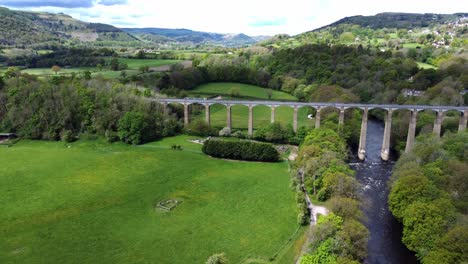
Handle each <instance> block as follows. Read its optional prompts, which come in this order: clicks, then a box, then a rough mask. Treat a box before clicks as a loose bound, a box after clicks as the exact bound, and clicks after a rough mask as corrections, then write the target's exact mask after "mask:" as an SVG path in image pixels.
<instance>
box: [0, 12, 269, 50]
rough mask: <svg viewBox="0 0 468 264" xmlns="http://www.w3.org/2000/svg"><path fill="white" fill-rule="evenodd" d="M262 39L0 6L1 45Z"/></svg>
mask: <svg viewBox="0 0 468 264" xmlns="http://www.w3.org/2000/svg"><path fill="white" fill-rule="evenodd" d="M265 38H267V37H265V36H257V37H250V36H247V35H245V34H220V33H208V32H200V31H193V30H190V29H166V28H124V29H120V28H117V27H114V26H111V25H107V24H101V23H87V22H83V21H80V20H77V19H74V18H73V17H71V16H69V15H66V14H63V13H57V14H55V13H46V12H29V11H18V10H11V9H8V8H4V7H0V45H2V46H6V47H12V46H14V47H20V48H22V47H23V48H24V47H27V48H34V47H39V48H40V47H44V46H46V45H51V44H54V45H63V44H70V43H71V44H80V43H88V44H89V43H100V44H99V45H100V46H108V45H113V44H121V45H123V44H126V45H127V46H128V45H135V46H142V45H145V46H147V45H156V46H157V45H159V44H174V45H181V46H193V45H219V46H229V47H235V46H244V45H249V44H253V43H256V42H258V41H259V40H264V39H265ZM129 43H130V44H129Z"/></svg>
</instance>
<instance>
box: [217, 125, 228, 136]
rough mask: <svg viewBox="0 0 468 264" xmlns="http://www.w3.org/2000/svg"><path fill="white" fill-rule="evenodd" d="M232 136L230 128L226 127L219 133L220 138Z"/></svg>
mask: <svg viewBox="0 0 468 264" xmlns="http://www.w3.org/2000/svg"><path fill="white" fill-rule="evenodd" d="M230 135H231V129H230V128H229V127H225V128H223V129H221V130H220V131H219V136H220V137H229V136H230Z"/></svg>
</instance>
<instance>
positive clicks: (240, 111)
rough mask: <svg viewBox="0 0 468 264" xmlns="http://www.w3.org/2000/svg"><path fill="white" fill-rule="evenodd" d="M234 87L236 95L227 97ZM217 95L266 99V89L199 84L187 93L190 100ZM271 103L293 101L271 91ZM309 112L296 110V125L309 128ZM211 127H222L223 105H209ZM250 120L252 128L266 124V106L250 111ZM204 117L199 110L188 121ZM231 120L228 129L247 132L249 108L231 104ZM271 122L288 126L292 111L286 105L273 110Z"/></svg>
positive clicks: (223, 125) (225, 84) (286, 95)
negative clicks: (251, 120) (237, 93)
mask: <svg viewBox="0 0 468 264" xmlns="http://www.w3.org/2000/svg"><path fill="white" fill-rule="evenodd" d="M232 88H237V89H238V91H239V95H238V96H232V95H231V89H232ZM215 95H221V96H222V97H223V98H234V99H237V100H239V99H247V100H249V99H250V100H267V99H268V95H267V89H265V88H262V87H258V86H254V85H247V84H239V83H209V84H205V85H201V86H199V87H197V88H196V89H194V90H192V91H190V96H192V97H203V96H215ZM271 100H287V101H296V100H297V99H296V98H295V97H294V96H292V95H290V94H287V93H284V92H281V91H273V93H272V99H271ZM309 110H310V109H308V108H305V107H302V108H299V111H298V125H299V127H300V126H307V127H313V126H314V122H315V121H314V120H313V119H308V118H307V115H308V111H309ZM210 114H211V125H212V126H214V127H218V128H222V127H225V126H226V107H225V106H224V105H218V104H215V105H211V107H210ZM253 117H254V129H255V128H258V127H259V126H264V125H268V124H270V122H271V109H270V107H267V106H256V107H254V110H253ZM204 118H205V110H204V108H202V113H201V114H200V115H197V116H193V117H192V120H197V119H203V120H204ZM231 118H232V126H233V128H235V129H247V127H248V120H249V119H248V118H249V109H248V107H247V106H244V105H235V106H232V107H231ZM275 122H279V123H281V124H283V125H287V124H290V125H292V122H293V109H292V108H290V107H286V106H281V107H277V108H276V110H275Z"/></svg>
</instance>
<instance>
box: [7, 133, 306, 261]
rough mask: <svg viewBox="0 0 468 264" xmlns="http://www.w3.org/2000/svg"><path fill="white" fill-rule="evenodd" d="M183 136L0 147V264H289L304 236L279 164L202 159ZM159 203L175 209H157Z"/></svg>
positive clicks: (285, 174) (283, 166)
mask: <svg viewBox="0 0 468 264" xmlns="http://www.w3.org/2000/svg"><path fill="white" fill-rule="evenodd" d="M188 139H189V137H187V136H178V137H173V138H166V139H164V140H162V141H159V142H154V143H150V144H145V145H141V146H128V145H123V144H120V143H116V144H108V143H105V142H103V141H100V140H97V141H86V140H82V141H78V142H75V143H71V144H64V143H62V142H45V141H20V142H19V143H17V144H16V145H14V146H13V147H6V146H1V145H0V156H1V157H2V158H1V159H0V192H1V193H2V195H1V196H0V204H2V213H1V214H0V263H80V264H81V263H113V264H115V263H162V264H164V263H168V264H169V263H171V264H172V263H204V262H205V261H206V259H207V258H208V256H210V255H212V254H214V253H219V252H225V253H226V254H227V256H228V258H229V259H230V260H231V263H267V260H268V259H269V258H270V257H272V256H273V255H275V254H276V253H277V252H280V255H278V256H277V258H276V259H277V260H279V261H278V262H277V263H292V262H293V257H294V252H297V250H298V244H296V242H295V241H296V239H297V238H298V237H301V235H300V234H302V233H300V232H299V234H298V233H297V232H296V230H297V224H296V215H297V212H296V204H295V201H294V192H292V191H291V190H290V189H289V187H288V185H289V175H288V170H287V164H286V163H285V162H282V163H273V164H271V163H254V162H234V161H225V160H219V159H214V158H210V157H208V156H206V155H204V154H203V153H202V152H201V145H197V144H194V143H191V142H188ZM172 144H179V145H182V148H183V150H182V151H177V150H171V145H172ZM166 199H177V200H180V201H182V203H181V204H179V205H178V206H177V207H176V208H175V209H173V211H171V212H165V211H162V210H161V209H156V208H155V204H156V203H157V202H160V201H164V200H166ZM291 237H293V240H292V241H291V242H288V240H289V238H291ZM281 254H282V255H281ZM252 259H257V260H258V261H256V262H251V261H250V260H252ZM268 263H271V262H268Z"/></svg>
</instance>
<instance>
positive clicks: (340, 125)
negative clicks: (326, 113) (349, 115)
mask: <svg viewBox="0 0 468 264" xmlns="http://www.w3.org/2000/svg"><path fill="white" fill-rule="evenodd" d="M344 115H345V109H344V108H341V109H340V115H339V118H338V130H341V129H343V125H344Z"/></svg>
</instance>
